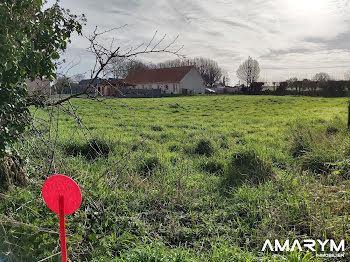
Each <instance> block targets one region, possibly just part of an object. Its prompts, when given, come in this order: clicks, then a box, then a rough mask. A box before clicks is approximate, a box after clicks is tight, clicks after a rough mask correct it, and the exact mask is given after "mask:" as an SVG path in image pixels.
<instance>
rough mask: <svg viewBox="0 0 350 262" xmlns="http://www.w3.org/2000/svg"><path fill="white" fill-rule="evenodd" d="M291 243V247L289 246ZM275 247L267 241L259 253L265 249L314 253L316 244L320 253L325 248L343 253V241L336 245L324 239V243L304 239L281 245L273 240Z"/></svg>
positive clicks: (331, 240)
mask: <svg viewBox="0 0 350 262" xmlns="http://www.w3.org/2000/svg"><path fill="white" fill-rule="evenodd" d="M291 243H292V245H290V244H291ZM274 244H275V245H272V243H271V241H270V240H269V239H267V240H266V241H265V243H264V246H263V247H262V249H261V251H263V252H264V251H265V250H266V249H269V250H270V251H272V252H278V251H282V252H283V251H294V250H296V249H298V250H299V251H313V252H314V251H316V249H315V247H316V244H319V245H320V247H321V251H322V252H324V251H325V250H326V247H327V246H329V250H330V251H331V252H334V251H335V252H344V250H345V240H344V239H343V240H341V241H340V243H338V245H337V244H336V242H335V241H334V240H333V239H326V240H324V241H322V240H320V239H317V240H316V241H315V240H313V239H305V240H303V241H302V242H301V243H300V242H299V240H297V239H296V240H294V241H293V242H290V241H289V240H286V241H285V242H284V243H283V245H282V244H281V243H280V242H279V240H278V239H275V243H274Z"/></svg>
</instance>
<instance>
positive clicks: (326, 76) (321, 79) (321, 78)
mask: <svg viewBox="0 0 350 262" xmlns="http://www.w3.org/2000/svg"><path fill="white" fill-rule="evenodd" d="M313 80H314V81H319V82H327V81H329V80H331V77H330V76H329V74H327V73H324V72H321V73H317V74H316V75H315V76H314V77H313Z"/></svg>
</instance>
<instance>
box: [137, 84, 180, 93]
mask: <svg viewBox="0 0 350 262" xmlns="http://www.w3.org/2000/svg"><path fill="white" fill-rule="evenodd" d="M136 88H137V89H160V90H162V93H164V94H181V88H180V85H179V83H155V84H154V83H153V84H138V85H136Z"/></svg>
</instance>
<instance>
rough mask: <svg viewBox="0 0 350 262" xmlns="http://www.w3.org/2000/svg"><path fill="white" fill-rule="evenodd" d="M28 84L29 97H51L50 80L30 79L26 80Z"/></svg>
mask: <svg viewBox="0 0 350 262" xmlns="http://www.w3.org/2000/svg"><path fill="white" fill-rule="evenodd" d="M25 83H26V84H27V90H28V95H29V96H33V95H41V96H50V95H51V93H50V90H51V87H50V80H47V79H36V80H34V81H31V80H29V79H26V80H25Z"/></svg>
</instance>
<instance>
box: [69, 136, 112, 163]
mask: <svg viewBox="0 0 350 262" xmlns="http://www.w3.org/2000/svg"><path fill="white" fill-rule="evenodd" d="M113 146H114V145H113V143H112V142H111V141H110V140H106V139H103V138H92V139H89V140H88V141H84V142H80V141H69V142H67V143H65V144H64V145H63V148H64V151H65V153H66V154H67V155H70V156H78V155H82V156H84V157H85V158H87V159H96V158H97V157H108V155H109V153H110V152H111V151H112V148H113Z"/></svg>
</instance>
